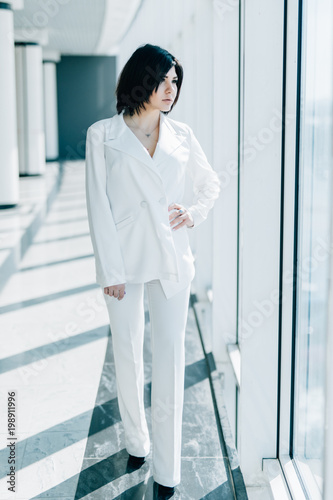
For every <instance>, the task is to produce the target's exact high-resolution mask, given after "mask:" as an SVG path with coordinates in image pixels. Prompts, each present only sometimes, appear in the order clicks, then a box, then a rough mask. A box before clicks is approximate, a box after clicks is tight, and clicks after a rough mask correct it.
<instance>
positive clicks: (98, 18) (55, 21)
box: [13, 0, 143, 55]
mask: <svg viewBox="0 0 333 500" xmlns="http://www.w3.org/2000/svg"><path fill="white" fill-rule="evenodd" d="M142 3H143V0H52V1H47V0H24V2H18V3H17V4H16V5H15V2H14V3H13V8H14V9H15V8H16V7H18V8H19V10H14V31H15V39H16V40H25V41H37V42H39V43H41V44H42V45H43V49H44V50H46V51H47V50H53V51H58V52H60V53H61V54H67V55H68V54H79V55H92V54H105V55H111V54H115V53H117V45H118V44H119V42H120V41H121V39H122V37H123V36H124V35H125V33H126V32H127V30H128V28H129V26H130V24H131V22H132V21H133V19H134V17H135V16H136V13H137V11H138V10H139V8H140V7H141V4H142ZM20 4H21V6H22V5H23V8H22V9H20Z"/></svg>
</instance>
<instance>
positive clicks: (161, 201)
mask: <svg viewBox="0 0 333 500" xmlns="http://www.w3.org/2000/svg"><path fill="white" fill-rule="evenodd" d="M158 201H159V202H160V204H161V205H163V204H164V203H165V202H166V199H165V198H160V199H159V200H158Z"/></svg>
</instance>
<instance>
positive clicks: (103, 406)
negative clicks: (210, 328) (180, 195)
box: [0, 161, 259, 500]
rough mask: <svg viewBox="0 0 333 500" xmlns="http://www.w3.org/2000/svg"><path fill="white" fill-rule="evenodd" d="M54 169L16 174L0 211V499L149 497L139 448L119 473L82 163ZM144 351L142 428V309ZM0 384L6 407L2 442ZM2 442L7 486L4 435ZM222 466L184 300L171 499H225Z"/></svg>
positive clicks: (111, 378)
mask: <svg viewBox="0 0 333 500" xmlns="http://www.w3.org/2000/svg"><path fill="white" fill-rule="evenodd" d="M58 167H59V166H57V164H49V165H47V173H46V174H45V176H44V177H43V178H23V179H20V189H21V198H20V199H21V202H20V205H19V206H18V207H15V208H14V209H10V210H6V211H2V213H1V214H0V235H1V237H0V256H1V261H0V276H1V293H0V313H1V314H0V326H1V328H0V339H1V352H0V401H1V403H0V404H1V419H0V422H1V429H0V499H5V500H7V499H9V498H10V499H20V500H26V499H33V498H36V499H37V498H38V499H42V498H49V499H58V500H60V499H61V500H74V499H75V500H76V499H81V498H84V499H87V500H105V499H118V498H119V499H120V498H122V499H134V500H135V499H141V498H146V499H152V498H154V496H153V478H152V472H151V453H150V454H149V455H148V459H147V461H146V463H145V464H144V465H143V466H142V467H141V468H140V469H138V470H135V471H133V472H128V470H127V469H126V465H127V458H128V454H127V452H126V450H125V447H124V433H123V427H122V422H121V420H120V416H119V410H118V403H117V394H116V385H115V369H114V359H113V352H112V343H111V336H110V329H109V325H108V316H107V310H106V307H105V302H104V298H103V296H102V291H101V289H100V288H99V286H98V285H96V284H95V269H94V260H93V253H92V246H91V241H90V237H89V232H88V222H87V216H86V206H85V199H84V164H83V162H79V161H76V162H72V163H65V164H64V165H62V169H61V173H60V171H59V168H58ZM145 300H147V297H146V295H145ZM146 305H147V304H146ZM146 310H147V309H146ZM144 359H145V383H146V385H145V407H146V416H147V421H148V426H149V430H150V433H151V411H150V410H151V408H150V389H151V386H150V373H151V351H150V323H149V314H148V312H147V313H146V330H145V349H144ZM9 392H10V393H15V396H14V398H15V405H16V406H15V414H16V422H15V426H16V427H15V431H14V432H15V435H14V436H12V437H11V441H10V440H9V439H8V438H9V435H8V430H7V422H6V415H7V399H8V393H9ZM15 438H16V440H15ZM14 440H15V492H10V491H8V486H9V483H8V482H7V481H8V473H9V464H8V457H9V453H10V448H9V447H8V443H9V442H13V441H14ZM227 467H228V457H226V456H223V453H222V451H221V445H220V438H219V434H218V427H217V421H216V417H215V413H214V406H213V399H212V395H211V392H210V384H209V378H208V368H207V364H206V361H205V358H204V353H203V350H202V346H201V342H200V338H199V334H198V330H197V327H196V322H195V318H194V312H193V309H192V308H191V307H190V309H189V316H188V324H187V330H186V380H185V403H184V418H183V442H182V481H181V483H180V485H179V486H178V487H177V488H176V492H175V494H174V495H173V497H172V498H175V499H179V498H182V499H184V500H185V499H191V500H196V499H207V500H214V499H226V500H229V499H233V498H235V495H234V494H233V491H232V487H231V485H230V483H229V481H228V474H227V469H226V468H227ZM239 498H240V497H239ZM242 498H247V496H246V494H244V495H242ZM252 498H254V496H253V497H252ZM258 498H259V497H258Z"/></svg>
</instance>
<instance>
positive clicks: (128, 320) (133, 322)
mask: <svg viewBox="0 0 333 500" xmlns="http://www.w3.org/2000/svg"><path fill="white" fill-rule="evenodd" d="M146 290H147V296H148V306H149V316H150V327H151V351H152V380H151V383H152V391H151V416H152V463H153V477H154V480H155V481H157V482H158V483H160V484H162V485H164V486H175V485H177V484H178V483H180V480H181V445H182V415H183V401H184V377H185V329H186V322H187V315H188V307H189V297H190V284H189V285H188V287H186V288H185V289H183V290H182V291H180V292H178V293H177V294H176V295H174V296H173V297H172V298H170V299H167V298H166V297H165V294H164V292H163V289H162V286H161V283H160V281H159V280H151V281H149V282H147V283H146ZM105 300H106V304H107V308H108V312H109V316H110V326H111V335H112V346H113V353H114V361H115V368H116V378H117V393H118V405H119V410H120V415H121V419H122V422H123V425H124V430H125V445H126V450H127V451H128V453H130V454H131V455H135V456H139V457H142V456H146V455H147V454H148V453H149V451H150V443H151V441H150V436H149V432H148V427H147V421H146V416H145V408H144V362H143V341H144V328H145V314H144V284H143V283H136V284H128V285H127V286H126V294H125V296H124V298H123V299H122V300H118V299H116V298H114V297H110V296H108V295H105Z"/></svg>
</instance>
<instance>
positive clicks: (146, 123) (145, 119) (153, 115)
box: [124, 109, 160, 133]
mask: <svg viewBox="0 0 333 500" xmlns="http://www.w3.org/2000/svg"><path fill="white" fill-rule="evenodd" d="M124 118H125V120H126V123H127V124H128V125H129V126H132V127H135V126H137V127H138V128H139V129H140V130H142V131H143V132H146V133H149V132H150V131H152V130H153V129H154V128H155V127H157V125H158V124H159V120H160V110H159V109H153V110H151V111H150V110H145V111H141V113H140V115H138V114H137V113H134V115H133V116H132V117H131V116H130V115H129V114H124Z"/></svg>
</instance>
